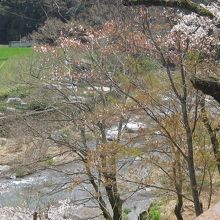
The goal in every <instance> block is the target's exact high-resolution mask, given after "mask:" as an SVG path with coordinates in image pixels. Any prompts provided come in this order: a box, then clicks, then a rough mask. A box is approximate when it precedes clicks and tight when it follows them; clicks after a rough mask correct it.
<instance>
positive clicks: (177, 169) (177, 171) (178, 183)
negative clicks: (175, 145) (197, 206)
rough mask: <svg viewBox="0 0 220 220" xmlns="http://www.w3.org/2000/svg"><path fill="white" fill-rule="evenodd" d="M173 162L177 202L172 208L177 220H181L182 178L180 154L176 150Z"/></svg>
mask: <svg viewBox="0 0 220 220" xmlns="http://www.w3.org/2000/svg"><path fill="white" fill-rule="evenodd" d="M174 154H175V162H174V165H173V174H174V181H175V188H176V192H177V202H176V205H175V208H174V213H175V215H176V218H177V219H178V220H183V216H182V207H183V196H182V191H183V177H182V167H181V154H180V152H179V151H178V150H176V149H174Z"/></svg>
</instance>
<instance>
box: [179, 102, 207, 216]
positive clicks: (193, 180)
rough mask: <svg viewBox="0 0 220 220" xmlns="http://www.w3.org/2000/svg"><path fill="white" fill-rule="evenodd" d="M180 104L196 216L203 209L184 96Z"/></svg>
mask: <svg viewBox="0 0 220 220" xmlns="http://www.w3.org/2000/svg"><path fill="white" fill-rule="evenodd" d="M181 104H182V114H183V123H184V126H185V131H186V138H187V150H188V155H187V164H188V169H189V178H190V185H191V190H192V197H193V202H194V208H195V213H196V216H199V215H200V214H202V212H203V210H202V204H201V203H200V200H199V192H198V185H197V180H196V174H195V166H194V152H193V140H192V130H191V128H190V125H189V121H188V114H187V107H186V99H185V98H184V99H183V100H182V103H181Z"/></svg>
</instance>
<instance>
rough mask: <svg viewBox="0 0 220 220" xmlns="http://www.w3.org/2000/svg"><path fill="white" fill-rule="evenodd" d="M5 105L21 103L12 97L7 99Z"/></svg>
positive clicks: (20, 100) (17, 98)
mask: <svg viewBox="0 0 220 220" xmlns="http://www.w3.org/2000/svg"><path fill="white" fill-rule="evenodd" d="M6 103H8V104H14V105H21V103H23V101H22V99H21V98H19V97H13V98H8V99H7V101H6Z"/></svg>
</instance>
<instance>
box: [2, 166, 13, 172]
mask: <svg viewBox="0 0 220 220" xmlns="http://www.w3.org/2000/svg"><path fill="white" fill-rule="evenodd" d="M10 169H11V167H10V166H8V165H0V173H3V172H6V171H9V170H10Z"/></svg>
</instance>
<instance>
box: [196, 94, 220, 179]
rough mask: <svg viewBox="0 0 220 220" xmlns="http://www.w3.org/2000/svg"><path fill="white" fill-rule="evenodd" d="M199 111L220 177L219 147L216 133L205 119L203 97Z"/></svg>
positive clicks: (206, 118)
mask: <svg viewBox="0 0 220 220" xmlns="http://www.w3.org/2000/svg"><path fill="white" fill-rule="evenodd" d="M200 105H201V107H202V109H201V111H202V121H203V124H204V126H205V127H206V129H207V131H208V133H209V137H210V140H211V144H212V150H213V153H214V156H215V160H216V163H217V168H218V173H219V175H220V146H219V141H218V138H217V134H216V131H215V130H214V129H213V128H212V126H211V123H210V121H209V119H208V117H207V113H206V109H205V98H204V97H203V99H202V101H201V104H200Z"/></svg>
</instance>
